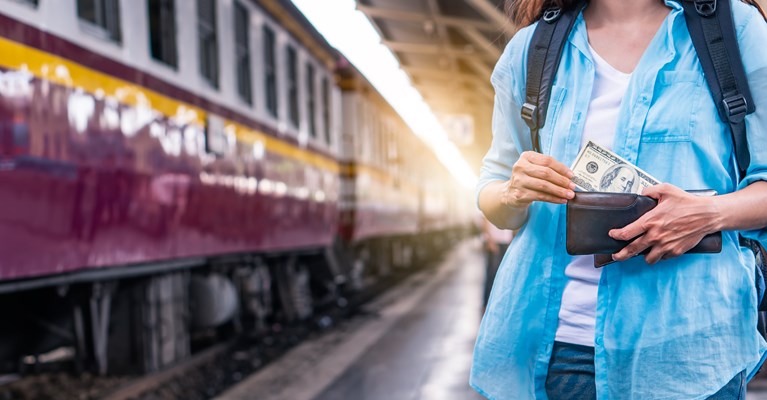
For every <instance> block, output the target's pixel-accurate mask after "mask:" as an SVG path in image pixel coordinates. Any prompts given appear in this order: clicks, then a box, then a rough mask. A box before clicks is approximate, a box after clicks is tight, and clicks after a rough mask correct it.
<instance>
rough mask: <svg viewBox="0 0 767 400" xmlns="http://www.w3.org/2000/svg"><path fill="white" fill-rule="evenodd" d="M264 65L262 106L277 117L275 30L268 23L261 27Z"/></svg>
mask: <svg viewBox="0 0 767 400" xmlns="http://www.w3.org/2000/svg"><path fill="white" fill-rule="evenodd" d="M261 34H262V35H263V36H262V38H261V39H262V43H261V44H262V46H263V60H264V63H263V67H264V76H263V78H264V100H265V101H264V108H265V110H266V112H267V114H269V116H271V117H272V118H275V119H276V118H278V117H279V104H280V102H279V93H278V81H277V80H278V79H279V77H278V70H277V32H276V31H275V29H274V28H272V27H271V26H269V24H263V26H262V27H261Z"/></svg>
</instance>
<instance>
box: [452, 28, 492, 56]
mask: <svg viewBox="0 0 767 400" xmlns="http://www.w3.org/2000/svg"><path fill="white" fill-rule="evenodd" d="M460 32H461V34H462V35H463V36H465V37H466V39H469V41H470V42H472V43H474V45H475V46H477V47H478V48H480V49H482V51H484V52H485V53H487V54H488V55H489V56H491V57H492V58H494V59H496V60H497V59H499V58H501V50H500V49H498V47H497V46H496V45H495V44H493V42H491V41H489V40H487V38H486V37H485V35H483V34H482V32H480V31H478V30H476V29H472V28H469V29H463V30H461V31H460Z"/></svg>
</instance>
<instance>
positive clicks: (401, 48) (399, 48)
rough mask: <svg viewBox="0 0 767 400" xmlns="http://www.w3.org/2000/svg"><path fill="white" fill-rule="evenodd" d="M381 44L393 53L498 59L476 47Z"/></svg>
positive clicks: (386, 42)
mask: <svg viewBox="0 0 767 400" xmlns="http://www.w3.org/2000/svg"><path fill="white" fill-rule="evenodd" d="M381 43H382V44H383V45H384V46H386V47H388V48H389V49H391V51H394V52H397V53H415V54H427V55H441V54H446V53H447V54H450V55H452V56H455V57H464V58H470V59H472V58H473V59H476V58H482V59H486V60H490V61H495V60H497V58H495V57H491V56H489V55H487V54H485V53H478V52H477V51H476V48H475V47H474V46H466V47H464V48H463V49H462V48H460V47H455V46H453V47H448V48H443V47H440V46H438V45H433V44H421V43H403V42H395V41H391V40H383V41H381Z"/></svg>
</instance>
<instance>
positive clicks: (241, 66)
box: [234, 1, 253, 104]
mask: <svg viewBox="0 0 767 400" xmlns="http://www.w3.org/2000/svg"><path fill="white" fill-rule="evenodd" d="M234 39H235V40H234V41H235V44H234V48H235V57H236V63H237V93H239V94H240V98H241V99H242V100H243V101H244V102H246V103H248V104H253V83H252V81H251V77H250V13H249V12H248V9H247V8H245V6H243V5H242V3H240V2H239V1H237V2H235V3H234Z"/></svg>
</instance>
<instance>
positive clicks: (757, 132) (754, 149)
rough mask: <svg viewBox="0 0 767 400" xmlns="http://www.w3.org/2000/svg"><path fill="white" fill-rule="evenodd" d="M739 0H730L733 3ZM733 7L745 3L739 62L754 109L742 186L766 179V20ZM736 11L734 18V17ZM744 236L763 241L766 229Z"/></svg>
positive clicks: (748, 125)
mask: <svg viewBox="0 0 767 400" xmlns="http://www.w3.org/2000/svg"><path fill="white" fill-rule="evenodd" d="M736 3H740V2H733V4H736ZM735 7H746V8H747V9H746V10H745V12H744V13H743V14H744V17H743V18H742V23H741V24H739V26H740V27H742V28H740V29H739V32H738V36H739V42H740V43H739V44H740V50H741V56H742V58H743V65H744V66H745V69H746V74H747V75H748V83H749V87H750V89H751V94H752V96H753V99H754V104H755V105H756V112H754V113H753V114H750V115H748V116H747V117H746V129H747V137H748V149H749V152H750V155H751V163H750V164H749V166H748V170H747V172H746V176H745V177H742V180H741V182H740V184H739V186H738V189H743V188H745V187H746V186H748V185H750V184H752V183H754V182H757V181H767V52H765V51H764V43H767V22H765V21H764V19H763V18H762V16H761V14H759V12H758V11H757V10H756V9H755V8H753V7H751V6H746V5H744V4H738V5H737V6H735ZM737 14H738V13H737V11H736V20H737V19H738V18H737V17H738V15H737ZM743 234H744V235H745V236H747V237H750V238H754V239H759V240H760V241H762V243H767V229H759V230H754V231H749V232H743Z"/></svg>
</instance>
